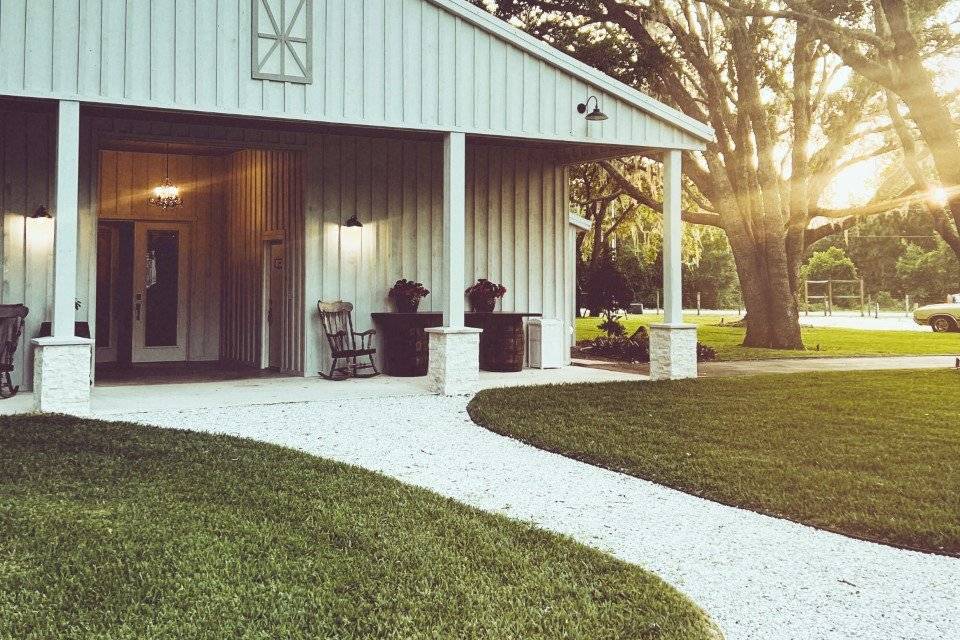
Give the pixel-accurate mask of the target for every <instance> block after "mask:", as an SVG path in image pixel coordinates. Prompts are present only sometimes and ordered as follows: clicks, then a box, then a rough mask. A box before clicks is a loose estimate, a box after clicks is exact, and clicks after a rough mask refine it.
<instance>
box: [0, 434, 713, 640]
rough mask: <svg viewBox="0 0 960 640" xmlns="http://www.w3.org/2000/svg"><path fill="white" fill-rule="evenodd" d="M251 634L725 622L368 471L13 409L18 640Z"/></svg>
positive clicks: (3, 555)
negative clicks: (25, 414)
mask: <svg viewBox="0 0 960 640" xmlns="http://www.w3.org/2000/svg"><path fill="white" fill-rule="evenodd" d="M385 419H388V418H385ZM241 637H242V638H284V639H285V640H286V639H299V638H304V639H305V638H311V639H312V638H338V639H348V638H396V639H408V638H414V639H415V638H431V639H434V638H496V639H502V638H584V639H594V638H674V639H677V640H680V639H684V640H686V639H689V638H694V639H705V638H715V637H717V635H716V634H715V631H714V627H713V625H712V624H711V623H710V621H709V620H708V619H707V618H706V616H705V615H704V614H703V613H702V612H701V611H700V610H699V609H698V608H697V607H696V606H695V605H693V604H692V603H691V602H690V601H688V600H687V599H686V598H685V597H684V596H682V595H681V594H679V593H678V592H676V591H675V590H674V589H672V588H671V587H669V586H668V585H666V584H665V583H664V582H663V581H661V580H660V579H659V578H657V577H655V576H653V575H652V574H650V573H648V572H646V571H644V570H642V569H640V568H639V567H636V566H633V565H629V564H626V563H623V562H620V561H617V560H615V559H614V558H612V557H609V556H607V555H605V554H602V553H600V552H597V551H594V550H591V549H589V548H587V547H584V546H582V545H580V544H577V543H575V542H573V541H572V540H569V539H566V538H563V537H560V536H557V535H553V534H548V533H546V532H544V531H541V530H538V529H535V528H533V527H531V526H528V525H525V524H522V523H518V522H514V521H511V520H508V519H506V518H503V517H499V516H494V515H490V514H486V513H483V512H480V511H477V510H475V509H471V508H468V507H465V506H462V505H460V504H457V503H455V502H453V501H451V500H447V499H443V498H441V497H439V496H436V495H435V494H432V493H430V492H427V491H424V490H420V489H415V488H412V487H409V486H407V485H404V484H401V483H399V482H396V481H393V480H390V479H387V478H384V477H382V476H379V475H376V474H373V473H369V472H365V471H363V470H360V469H357V468H354V467H350V466H346V465H343V464H337V463H334V462H330V461H326V460H322V459H318V458H314V457H311V456H308V455H305V454H302V453H298V452H295V451H292V450H287V449H282V448H279V447H275V446H270V445H264V444H259V443H256V442H252V441H247V440H240V439H236V438H230V437H225V436H223V437H217V436H211V435H202V434H195V433H188V432H176V431H165V430H159V429H153V428H146V427H136V426H133V425H127V424H107V423H100V422H95V421H85V420H79V419H73V418H66V417H55V416H51V417H16V418H9V417H8V418H2V419H0V638H17V639H18V640H25V639H30V638H38V639H39V638H44V639H47V638H72V639H75V638H98V639H105V638H110V639H115V638H130V639H138V640H139V639H143V638H154V639H157V638H171V639H172V638H192V639H197V638H203V639H206V638H209V639H217V640H221V639H223V638H241Z"/></svg>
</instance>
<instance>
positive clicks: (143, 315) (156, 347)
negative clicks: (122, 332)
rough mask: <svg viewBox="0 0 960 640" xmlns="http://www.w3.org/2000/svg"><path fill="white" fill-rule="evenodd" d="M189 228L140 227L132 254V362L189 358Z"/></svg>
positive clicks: (168, 225) (173, 225)
mask: <svg viewBox="0 0 960 640" xmlns="http://www.w3.org/2000/svg"><path fill="white" fill-rule="evenodd" d="M189 230H190V226H189V224H186V223H162V222H138V223H137V224H136V229H135V231H134V234H135V249H134V290H133V329H134V330H133V338H134V339H133V361H134V362H179V361H184V360H186V359H187V350H186V335H187V314H186V312H187V300H188V298H187V293H188V291H187V288H188V286H189V278H188V275H189V274H188V265H187V256H188V255H189Z"/></svg>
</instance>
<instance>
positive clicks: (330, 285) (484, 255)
mask: <svg viewBox="0 0 960 640" xmlns="http://www.w3.org/2000/svg"><path fill="white" fill-rule="evenodd" d="M306 162H307V166H308V167H310V173H309V175H307V176H306V179H307V183H308V184H313V187H312V188H311V189H309V190H308V192H307V197H308V202H307V206H306V211H307V212H308V213H309V215H311V216H312V217H313V219H312V220H307V222H306V228H307V229H317V230H318V233H319V234H320V237H319V238H316V239H314V240H313V242H314V243H315V246H316V247H317V248H318V249H319V250H320V253H321V254H322V255H320V256H318V257H317V258H315V261H316V265H317V266H316V267H310V266H309V265H307V286H308V288H309V289H310V290H311V291H321V292H322V294H321V297H322V298H323V299H324V300H337V299H340V298H342V299H344V300H347V301H349V302H353V303H354V320H355V323H356V326H357V329H358V330H363V329H367V328H371V327H372V321H371V319H370V314H371V313H372V312H375V311H382V310H388V309H389V308H390V303H389V300H388V299H387V292H388V291H389V289H390V287H391V286H392V285H393V283H394V282H395V281H396V280H397V279H399V278H408V279H416V280H418V281H420V282H422V283H423V284H424V286H426V287H427V289H430V291H431V295H430V296H428V297H427V298H426V299H425V300H424V301H423V303H422V307H421V308H422V309H423V310H437V309H438V304H439V300H440V298H441V296H442V291H441V289H440V287H441V278H440V263H441V260H442V246H441V245H440V236H441V234H440V233H438V232H437V231H439V228H440V224H441V223H442V199H441V197H442V180H441V177H442V175H441V171H442V148H441V145H440V143H434V142H409V141H398V140H395V139H388V138H351V137H344V136H324V135H317V136H315V137H314V138H313V141H312V142H311V143H310V145H309V151H308V157H307V159H306ZM467 162H468V172H467V192H468V197H467V199H466V202H467V212H466V215H467V220H466V222H467V229H468V232H467V239H466V240H467V242H466V247H465V250H466V251H465V255H464V261H465V266H466V269H465V271H466V273H465V283H464V284H469V283H471V282H473V281H475V280H476V279H477V278H490V279H492V280H495V281H498V282H503V283H504V284H505V285H506V286H507V289H508V294H507V297H506V298H505V300H504V302H503V303H502V305H501V306H502V308H503V309H507V310H512V309H517V310H530V311H536V312H542V313H543V314H544V315H545V316H547V317H552V318H558V319H562V320H564V321H569V317H568V316H569V314H567V313H566V310H565V307H564V305H565V303H566V299H565V296H564V294H563V292H564V291H565V289H566V269H565V262H564V261H565V260H567V259H569V256H567V255H566V254H565V252H564V250H563V242H564V238H565V234H566V232H567V224H566V215H567V211H566V199H565V197H566V196H565V191H564V190H565V186H564V184H565V183H564V180H565V173H564V169H563V168H562V167H561V166H559V165H557V164H555V161H554V160H552V159H550V158H548V157H543V156H540V155H538V154H536V153H531V152H529V151H525V150H522V149H517V148H512V147H506V146H496V147H494V146H486V145H477V146H474V145H470V146H468V151H467ZM348 167H349V168H348ZM338 168H339V169H338ZM517 175H522V176H523V178H522V179H520V180H515V176H517ZM502 184H504V185H508V186H507V188H506V190H504V189H503V188H502V187H501V185H502ZM311 198H312V199H314V201H313V202H311V201H310V199H311ZM354 212H355V213H357V215H358V217H359V218H360V219H361V221H362V222H363V225H364V226H363V229H362V231H361V247H362V249H361V256H360V259H359V260H356V259H354V258H351V257H350V256H349V255H344V254H343V253H341V250H340V243H339V239H340V233H341V227H340V223H341V221H342V220H344V219H346V218H347V217H349V216H350V215H352V214H353V213H354ZM502 219H506V220H509V222H510V226H509V231H508V232H506V233H503V232H501V229H500V224H501V220H502ZM500 260H503V261H504V262H505V263H506V264H507V266H508V270H507V271H505V272H504V271H501V269H500ZM514 266H516V272H515V271H514ZM315 304H316V300H313V299H308V300H306V306H307V309H308V310H310V311H308V313H307V314H306V317H307V318H308V321H309V323H310V325H309V326H308V327H307V328H306V331H307V334H306V345H307V346H306V349H307V352H308V356H307V361H308V362H311V363H316V364H315V368H316V367H322V366H324V363H327V362H328V360H327V359H328V357H329V355H328V352H327V345H326V341H325V339H324V338H323V337H322V335H321V334H320V332H319V328H318V326H317V320H316V317H315V314H313V313H312V309H313V308H314V306H315ZM307 373H308V374H313V373H315V371H314V370H312V369H311V370H308V371H307Z"/></svg>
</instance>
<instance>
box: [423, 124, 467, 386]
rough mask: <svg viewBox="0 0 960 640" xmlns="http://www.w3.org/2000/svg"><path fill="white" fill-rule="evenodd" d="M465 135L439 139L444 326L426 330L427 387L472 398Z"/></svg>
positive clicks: (453, 135)
mask: <svg viewBox="0 0 960 640" xmlns="http://www.w3.org/2000/svg"><path fill="white" fill-rule="evenodd" d="M466 150H467V141H466V136H465V135H464V134H462V133H453V132H451V133H448V134H447V135H446V137H445V138H444V140H443V266H442V279H441V286H440V289H441V291H440V295H441V308H442V310H443V326H442V327H434V328H430V329H427V330H426V331H427V333H428V334H429V336H430V362H429V367H428V372H427V384H428V387H429V388H430V390H431V391H433V392H434V393H439V394H442V395H461V394H468V393H472V392H473V391H474V390H475V388H476V384H477V381H478V380H479V376H480V369H479V367H480V331H481V330H480V329H474V328H471V327H465V326H464V318H463V313H464V303H463V298H464V294H463V287H464V282H465V275H464V266H463V263H464V255H465V253H464V245H465V241H466V237H465V234H466V231H465V230H466V197H465V192H466Z"/></svg>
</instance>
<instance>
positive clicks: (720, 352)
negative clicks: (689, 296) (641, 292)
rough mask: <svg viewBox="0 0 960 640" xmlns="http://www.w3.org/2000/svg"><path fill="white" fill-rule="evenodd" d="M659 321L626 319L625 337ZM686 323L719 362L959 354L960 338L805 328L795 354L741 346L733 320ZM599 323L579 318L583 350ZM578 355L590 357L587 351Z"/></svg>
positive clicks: (655, 318) (597, 333) (740, 331)
mask: <svg viewBox="0 0 960 640" xmlns="http://www.w3.org/2000/svg"><path fill="white" fill-rule="evenodd" d="M660 321H662V318H660V317H658V316H653V315H642V316H641V315H628V316H626V317H625V318H623V320H622V324H623V326H624V329H625V331H626V334H627V335H630V334H632V333H634V332H635V331H636V330H637V329H638V328H639V327H646V326H649V325H651V324H653V323H656V322H660ZM684 321H685V322H690V323H694V324H696V325H697V329H698V338H699V340H700V342H702V343H703V344H704V345H706V346H707V347H710V348H712V349H713V350H714V352H715V355H716V359H717V360H720V361H730V360H771V359H777V358H826V357H835V358H840V357H852V356H922V355H944V354H960V333H936V334H935V333H933V332H931V331H870V330H865V329H834V328H821V327H803V328H802V329H801V332H802V335H803V342H804V344H805V345H806V347H807V348H806V350H804V351H794V350H785V349H757V348H752V347H744V346H742V343H743V337H744V334H745V333H746V329H744V328H743V327H740V326H735V325H734V324H733V323H735V322H736V321H737V318H735V317H724V316H715V315H714V316H685V317H684ZM601 322H603V320H602V319H601V318H595V317H591V318H577V322H576V325H577V342H578V343H580V344H581V345H582V344H583V343H585V342H586V341H588V340H593V339H595V338H597V337H600V336H602V335H603V331H601V330H600V329H599V325H600V323H601ZM721 323H722V324H721ZM578 355H579V356H582V357H587V358H590V357H592V356H591V355H590V353H589V351H584V352H582V353H580V354H578Z"/></svg>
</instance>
